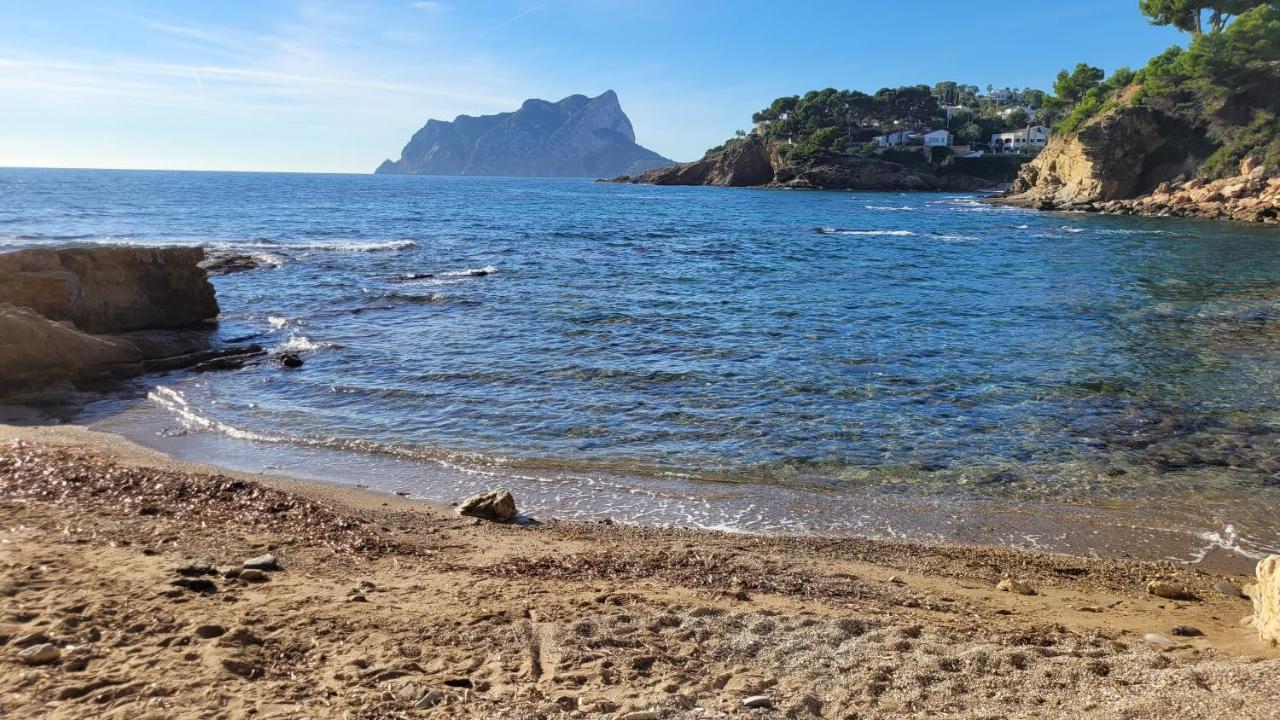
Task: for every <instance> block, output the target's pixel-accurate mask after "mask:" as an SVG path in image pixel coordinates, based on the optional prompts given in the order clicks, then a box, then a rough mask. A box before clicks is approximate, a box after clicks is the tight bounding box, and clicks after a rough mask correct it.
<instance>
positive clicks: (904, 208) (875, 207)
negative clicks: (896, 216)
mask: <svg viewBox="0 0 1280 720" xmlns="http://www.w3.org/2000/svg"><path fill="white" fill-rule="evenodd" d="M863 207H864V208H866V209H868V210H886V211H900V212H906V211H911V210H915V208H913V207H908V206H906V205H903V206H901V207H898V206H897V205H863Z"/></svg>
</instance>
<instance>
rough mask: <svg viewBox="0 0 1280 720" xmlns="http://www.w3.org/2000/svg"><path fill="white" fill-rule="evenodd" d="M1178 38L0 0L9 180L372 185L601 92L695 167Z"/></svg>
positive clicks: (1073, 5)
mask: <svg viewBox="0 0 1280 720" xmlns="http://www.w3.org/2000/svg"><path fill="white" fill-rule="evenodd" d="M1185 40H1186V39H1185V38H1184V37H1183V36H1181V35H1180V34H1179V33H1177V32H1176V31H1174V30H1172V29H1170V28H1160V27H1154V26H1152V25H1150V24H1149V23H1148V22H1147V21H1146V18H1144V17H1143V16H1142V15H1141V14H1140V13H1139V12H1138V10H1137V0H1071V2H1066V3H1061V2H1036V3H1007V2H1000V3H992V4H985V5H984V4H982V3H978V4H974V3H959V4H957V3H955V2H935V1H934V0H915V1H914V2H911V3H896V2H895V3H886V2H869V1H865V0H838V1H837V0H830V1H828V2H818V1H816V0H790V1H789V2H778V1H777V0H772V1H769V2H757V1H756V0H736V1H734V2H727V1H721V0H630V1H624V0H379V1H372V0H369V1H364V2H361V1H358V0H350V1H340V0H252V1H250V0H216V1H207V0H206V1H195V0H134V1H132V2H129V1H120V2H111V1H110V0H84V1H71V0H0V166H25V167H102V168H149V169H200V170H257V171H301V172H371V171H372V170H373V168H375V167H376V166H377V165H378V163H380V162H381V161H382V160H383V159H384V158H388V157H389V158H393V159H394V158H397V157H399V155H400V149H401V148H402V147H403V146H404V144H405V142H407V141H408V139H409V136H410V135H412V134H413V132H414V131H415V130H417V129H418V128H419V127H421V126H422V125H423V124H425V122H426V120H427V119H428V118H439V119H446V120H451V119H453V118H454V117H455V116H457V115H460V114H469V115H482V114H490V113H495V112H503V111H508V110H514V109H516V108H517V107H519V105H520V103H521V102H522V101H523V100H524V99H526V98H530V97H538V98H543V99H548V100H558V99H560V98H562V97H565V96H568V95H572V94H575V93H582V94H585V95H591V96H594V95H598V94H599V93H601V92H604V91H605V90H608V89H613V90H615V91H616V92H617V93H618V95H619V97H620V99H621V102H622V108H623V110H624V111H626V113H627V115H628V116H629V117H630V118H631V121H632V124H633V125H634V126H635V129H636V136H637V140H638V141H639V142H640V143H641V144H642V145H645V146H647V147H649V148H650V149H652V150H655V151H657V152H659V153H661V154H663V155H666V156H667V157H670V158H673V159H676V160H691V159H694V158H697V157H701V155H702V153H703V151H704V150H705V149H706V148H708V147H712V146H715V145H718V144H720V143H721V142H722V141H723V140H724V139H725V138H726V137H729V136H730V135H732V134H733V132H734V131H735V130H737V129H747V128H749V127H750V124H751V123H750V118H751V114H752V113H753V112H755V111H756V110H759V109H760V108H763V107H765V106H767V105H768V104H769V103H770V102H771V101H772V100H773V99H774V98H775V97H779V96H782V95H793V94H802V93H804V92H805V91H807V90H811V89H820V88H824V87H836V88H841V89H844V88H849V89H855V90H862V91H865V92H874V91H875V90H877V89H879V88H881V87H886V86H898V85H907V84H918V83H926V84H930V85H932V84H933V83H935V82H937V81H940V80H955V81H957V82H961V83H965V84H972V85H978V86H980V87H982V88H985V87H986V86H987V85H988V84H992V85H995V86H996V87H1006V86H1007V87H1037V88H1042V89H1049V88H1050V87H1051V86H1052V83H1053V77H1054V75H1056V74H1057V72H1058V70H1059V69H1061V68H1063V67H1069V66H1074V65H1075V63H1077V62H1080V61H1087V62H1089V63H1090V64H1093V65H1097V66H1099V67H1102V68H1104V69H1106V70H1108V71H1110V70H1112V69H1114V68H1117V67H1120V66H1130V67H1135V68H1136V67H1140V66H1142V65H1143V64H1144V63H1145V62H1146V60H1147V59H1148V58H1150V57H1151V56H1152V55H1155V54H1156V53H1158V52H1160V51H1162V50H1164V49H1165V48H1167V47H1169V46H1170V45H1173V44H1176V43H1183V44H1185Z"/></svg>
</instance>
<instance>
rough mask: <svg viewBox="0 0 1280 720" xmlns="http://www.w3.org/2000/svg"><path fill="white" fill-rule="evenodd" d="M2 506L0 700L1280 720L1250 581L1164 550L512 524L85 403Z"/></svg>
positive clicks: (274, 708)
mask: <svg viewBox="0 0 1280 720" xmlns="http://www.w3.org/2000/svg"><path fill="white" fill-rule="evenodd" d="M459 499H461V498H459ZM517 500H518V498H517ZM833 501H834V500H833ZM0 519H2V520H3V523H2V525H0V530H2V533H3V534H2V535H0V590H2V594H0V598H3V602H2V603H0V607H2V608H3V610H2V612H3V616H2V617H0V640H2V641H3V644H2V645H0V667H3V672H0V715H3V716H4V717H7V718H10V717H11V718H49V719H51V720H58V719H70V718H87V717H104V718H122V719H123V718H129V719H130V720H137V719H141V718H157V719H158V718H242V717H243V718H248V717H254V718H322V717H324V718H327V717H334V718H411V717H435V718H562V717H564V718H620V717H621V718H632V720H640V719H642V718H664V719H666V718H716V717H735V718H736V717H750V718H774V717H776V718H859V719H861V718H879V717H893V718H900V717H965V718H968V717H974V718H1017V717H1027V718H1031V717H1036V718H1039V717H1097V718H1148V717H1151V718H1154V717H1160V718H1179V719H1181V718H1220V717H1230V716H1237V717H1250V718H1272V717H1280V651H1277V650H1276V649H1274V648H1271V647H1268V646H1264V645H1263V644H1262V643H1261V642H1260V641H1259V640H1258V639H1257V637H1256V635H1255V633H1254V631H1253V630H1252V629H1251V628H1248V627H1244V626H1242V625H1241V624H1240V620H1241V618H1242V617H1244V616H1246V615H1248V614H1249V612H1250V605H1249V603H1248V602H1247V601H1246V600H1243V599H1241V598H1239V597H1234V596H1231V595H1229V594H1227V593H1226V592H1223V591H1222V590H1221V589H1217V588H1216V587H1215V586H1220V585H1221V584H1222V583H1224V582H1230V583H1234V584H1235V585H1237V586H1239V585H1241V584H1243V583H1244V582H1245V581H1247V578H1243V577H1223V576H1217V575H1213V574H1210V573H1207V572H1203V571H1200V570H1192V569H1188V568H1186V567H1185V566H1181V565H1177V564H1172V563H1168V564H1159V563H1135V562H1121V561H1110V560H1099V559H1085V558H1078V557H1069V556H1063V555H1051V554H1045V553H1037V552H1030V551H1023V550H1012V549H1002V548H990V547H976V546H959V545H923V544H913V543H906V542H886V541H867V540H848V539H841V540H836V539H829V538H827V539H819V538H800V537H767V536H751V535H740V534H728V533H716V532H705V531H689V530H666V529H656V528H643V527H623V526H620V525H614V524H609V523H592V524H583V523H566V522H557V521H550V520H548V521H545V522H536V523H529V524H523V525H498V524H491V523H485V522H481V521H477V520H473V519H470V518H459V517H457V516H455V515H454V514H453V513H452V512H451V511H450V509H449V508H446V507H441V506H435V505H430V504H426V503H422V502H417V501H412V500H408V499H405V498H397V497H394V496H387V495H383V494H377V493H370V492H366V491H361V490H359V489H356V488H348V487H342V486H337V485H326V484H321V483H312V482H304V481H298V480H291V479H289V478H282V477H270V476H258V475H246V474H242V473H233V472H228V471H224V470H219V469H216V468H210V467H206V466H196V465H191V464H186V463H180V462H175V461H173V460H170V459H168V458H166V457H165V456H163V455H159V454H157V453H155V452H154V451H151V450H147V449H144V448H141V447H139V446H136V445H133V444H130V443H128V442H127V441H124V440H121V439H120V438H117V437H115V436H112V435H106V434H102V433H97V432H93V431H89V430H86V429H84V428H79V427H75V426H61V427H43V428H31V427H15V426H0ZM266 552H272V553H275V554H276V555H277V556H278V559H279V564H280V566H281V569H279V570H275V571H270V572H266V573H261V572H259V573H253V572H250V573H246V574H244V575H242V576H240V577H228V576H227V575H228V573H227V572H226V571H228V570H233V569H238V568H240V566H241V563H242V562H243V561H244V560H245V559H247V558H251V557H254V556H258V555H260V554H263V553H266ZM210 566H212V568H213V569H216V571H217V572H218V574H209V573H211V572H213V570H212V569H210ZM184 573H185V574H184ZM229 574H230V575H235V574H236V573H235V572H232V573H229ZM1005 578H1011V579H1013V580H1016V581H1017V582H1018V583H1019V584H1025V586H1027V587H1026V588H1024V589H1029V590H1032V591H1034V594H1019V593H1017V592H1007V591H1001V590H998V589H997V584H998V583H1000V581H1001V580H1002V579H1005ZM1153 579H1162V580H1165V581H1167V582H1169V583H1171V584H1172V585H1173V586H1175V587H1177V588H1180V589H1186V590H1187V591H1189V592H1190V593H1191V594H1192V595H1194V596H1195V598H1196V599H1188V600H1168V599H1163V598H1160V597H1156V596H1154V595H1151V594H1149V593H1148V592H1147V583H1148V582H1149V581H1151V580H1153ZM175 581H176V582H177V583H178V584H175ZM1224 587H1225V586H1224ZM1175 628H1177V631H1175ZM1194 632H1200V633H1203V634H1202V635H1194ZM1188 633H1191V634H1190V635H1189V634H1188ZM1148 634H1155V635H1158V637H1148ZM46 643H47V644H51V645H53V646H56V647H58V648H59V658H58V659H57V660H55V661H53V662H50V663H48V664H39V665H26V664H24V663H23V662H22V661H21V660H20V659H19V653H20V652H22V651H23V650H25V649H28V648H32V647H38V646H40V645H43V644H46ZM749 698H750V699H752V703H753V704H757V705H761V707H747V706H746V705H745V704H744V701H746V700H748V699H749Z"/></svg>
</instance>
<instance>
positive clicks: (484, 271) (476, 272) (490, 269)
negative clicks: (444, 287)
mask: <svg viewBox="0 0 1280 720" xmlns="http://www.w3.org/2000/svg"><path fill="white" fill-rule="evenodd" d="M496 272H498V268H496V267H494V266H492V265H485V266H484V267H480V268H463V269H461V270H446V271H444V272H442V273H440V277H484V276H485V275H492V274H494V273H496Z"/></svg>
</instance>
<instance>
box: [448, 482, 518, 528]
mask: <svg viewBox="0 0 1280 720" xmlns="http://www.w3.org/2000/svg"><path fill="white" fill-rule="evenodd" d="M458 514H459V515H466V516H468V517H476V518H480V519H482V520H492V521H494V522H507V521H509V520H511V519H512V518H514V517H515V516H516V499H515V498H514V497H512V495H511V493H510V492H508V491H506V490H492V491H490V492H487V493H481V494H479V495H473V496H471V497H469V498H467V499H466V500H464V501H463V502H462V505H460V506H458Z"/></svg>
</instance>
